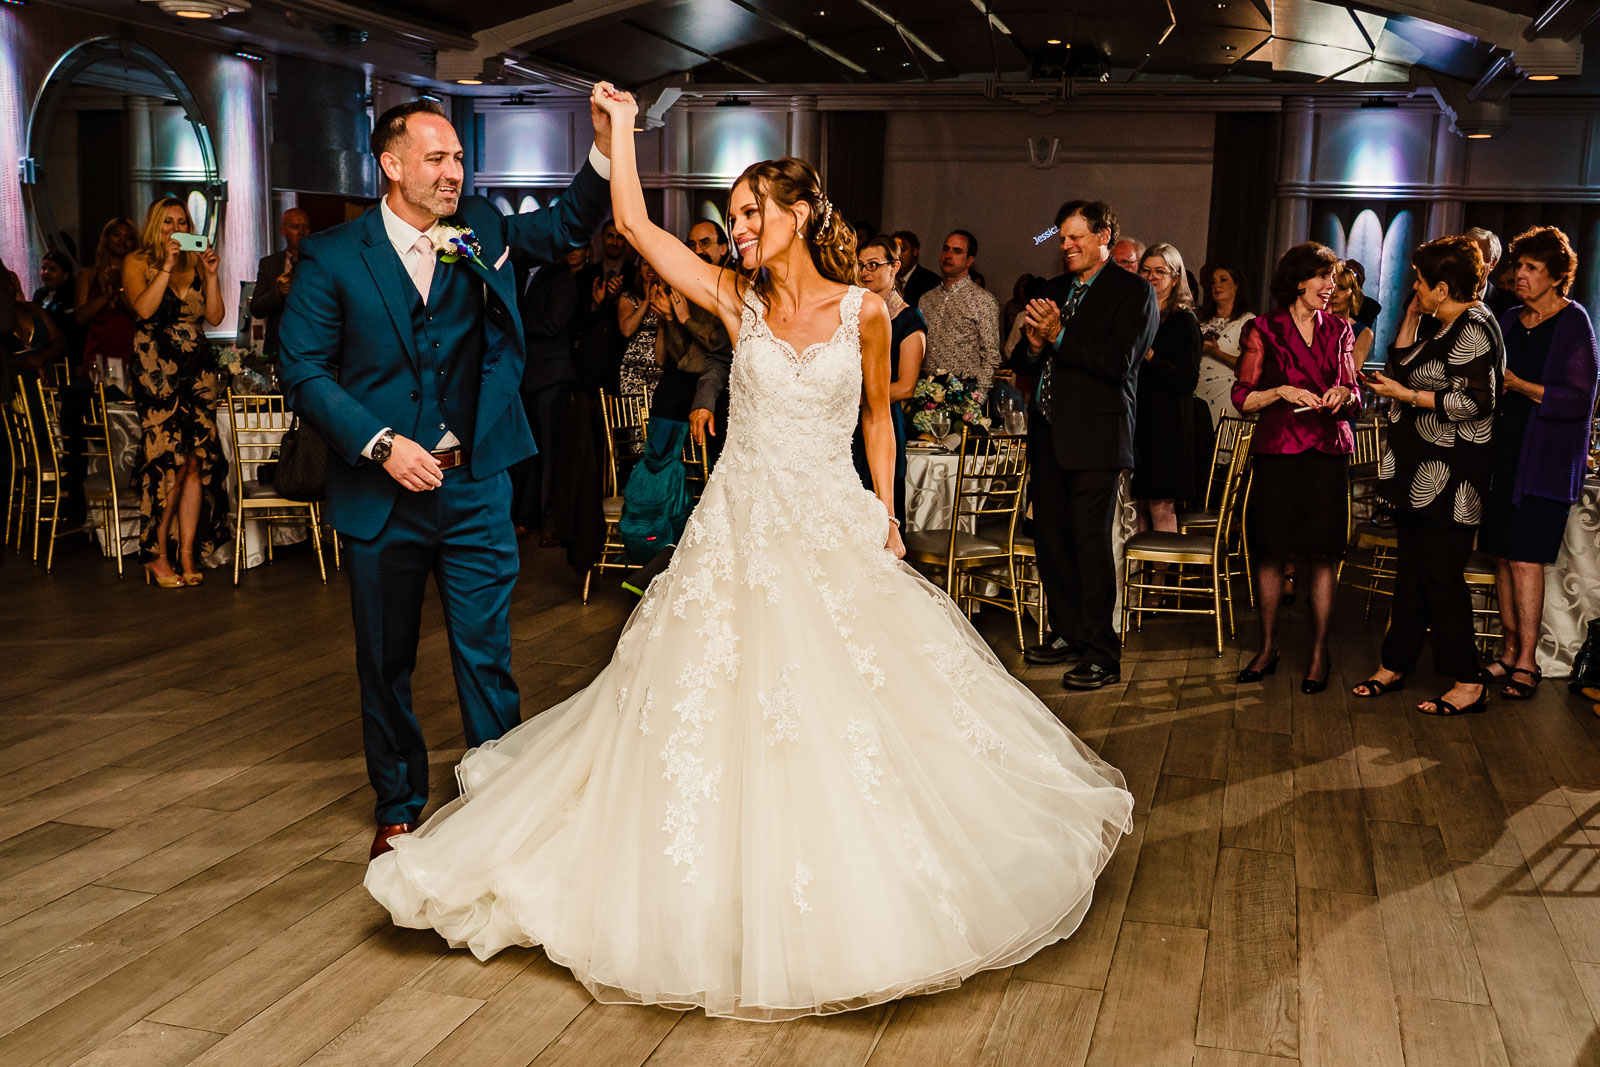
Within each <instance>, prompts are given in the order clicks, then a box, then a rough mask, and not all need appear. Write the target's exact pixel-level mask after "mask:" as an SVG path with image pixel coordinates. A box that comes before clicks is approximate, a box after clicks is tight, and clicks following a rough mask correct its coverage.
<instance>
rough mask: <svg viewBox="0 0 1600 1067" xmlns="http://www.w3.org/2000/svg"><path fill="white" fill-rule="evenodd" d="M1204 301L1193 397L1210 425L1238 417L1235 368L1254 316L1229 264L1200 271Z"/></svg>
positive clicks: (1239, 275)
mask: <svg viewBox="0 0 1600 1067" xmlns="http://www.w3.org/2000/svg"><path fill="white" fill-rule="evenodd" d="M1200 288H1201V289H1202V290H1204V291H1205V302H1204V304H1203V305H1202V307H1201V310H1200V339H1201V357H1200V384H1199V386H1198V387H1196V389H1195V391H1194V392H1195V395H1196V396H1198V397H1199V398H1200V399H1202V400H1204V401H1205V402H1206V407H1208V408H1210V409H1211V425H1212V426H1220V425H1222V419H1223V417H1224V416H1229V415H1231V416H1233V417H1234V418H1237V417H1238V416H1239V410H1238V409H1237V408H1235V407H1234V406H1233V383H1234V381H1235V379H1236V375H1235V368H1236V367H1238V365H1239V353H1240V352H1241V351H1242V350H1243V347H1244V344H1243V342H1244V328H1245V325H1246V324H1247V323H1248V322H1249V321H1250V320H1251V319H1253V318H1255V317H1256V315H1255V311H1254V308H1253V306H1252V301H1251V300H1250V284H1249V282H1247V281H1246V280H1245V274H1244V272H1243V271H1242V270H1240V269H1239V268H1238V267H1236V266H1234V265H1233V264H1231V263H1217V264H1214V265H1209V266H1207V267H1206V268H1205V269H1203V270H1202V271H1201V272H1200Z"/></svg>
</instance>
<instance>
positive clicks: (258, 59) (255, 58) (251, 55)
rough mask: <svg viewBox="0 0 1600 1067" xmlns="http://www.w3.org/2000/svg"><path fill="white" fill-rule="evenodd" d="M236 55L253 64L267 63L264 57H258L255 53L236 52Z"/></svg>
mask: <svg viewBox="0 0 1600 1067" xmlns="http://www.w3.org/2000/svg"><path fill="white" fill-rule="evenodd" d="M234 55H236V56H238V57H239V58H240V59H248V60H250V61H251V62H252V63H264V62H265V60H264V59H262V57H260V56H258V55H256V54H255V53H254V52H235V53H234Z"/></svg>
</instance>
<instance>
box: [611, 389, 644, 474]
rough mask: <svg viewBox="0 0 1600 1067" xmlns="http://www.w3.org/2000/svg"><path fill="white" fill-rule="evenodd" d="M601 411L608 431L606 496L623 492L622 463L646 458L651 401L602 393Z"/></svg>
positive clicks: (636, 396) (625, 394)
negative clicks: (646, 434) (645, 443)
mask: <svg viewBox="0 0 1600 1067" xmlns="http://www.w3.org/2000/svg"><path fill="white" fill-rule="evenodd" d="M600 411H601V413H602V417H603V421H604V422H605V429H606V469H605V476H606V485H605V494H606V496H619V495H621V493H622V481H621V477H620V470H621V467H622V463H621V460H622V459H623V458H624V457H626V458H630V459H638V458H639V457H640V456H643V455H644V436H645V432H646V430H647V429H648V428H649V424H650V401H649V399H648V398H647V397H646V396H645V395H644V394H642V393H624V394H622V395H621V396H614V395H612V394H611V393H607V392H605V391H603V390H602V391H601V393H600Z"/></svg>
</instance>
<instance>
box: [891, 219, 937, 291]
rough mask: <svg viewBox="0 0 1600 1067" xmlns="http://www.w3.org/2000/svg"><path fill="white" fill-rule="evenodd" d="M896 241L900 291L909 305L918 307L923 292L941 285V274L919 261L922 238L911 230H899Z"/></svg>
mask: <svg viewBox="0 0 1600 1067" xmlns="http://www.w3.org/2000/svg"><path fill="white" fill-rule="evenodd" d="M894 243H895V247H896V249H898V250H899V253H900V275H899V278H900V292H901V295H903V296H904V297H905V299H906V306H907V307H916V306H917V305H918V303H919V302H920V301H921V300H922V294H923V293H926V292H927V291H928V290H930V289H933V288H936V287H937V286H938V285H939V276H938V275H937V274H935V273H934V272H933V271H931V270H929V269H928V268H927V267H924V266H923V265H922V264H921V263H919V262H918V259H919V258H920V257H921V256H922V240H921V239H920V238H919V237H918V236H917V235H916V234H915V233H912V232H911V231H910V230H897V231H895V234H894Z"/></svg>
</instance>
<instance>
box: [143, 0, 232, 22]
mask: <svg viewBox="0 0 1600 1067" xmlns="http://www.w3.org/2000/svg"><path fill="white" fill-rule="evenodd" d="M147 2H154V3H155V5H156V7H158V8H160V9H161V10H162V11H163V12H164V13H166V14H168V15H175V16H177V17H178V18H180V19H220V18H226V17H227V16H229V15H236V14H238V13H240V12H242V11H249V10H250V4H249V0H225V2H224V0H147Z"/></svg>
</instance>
